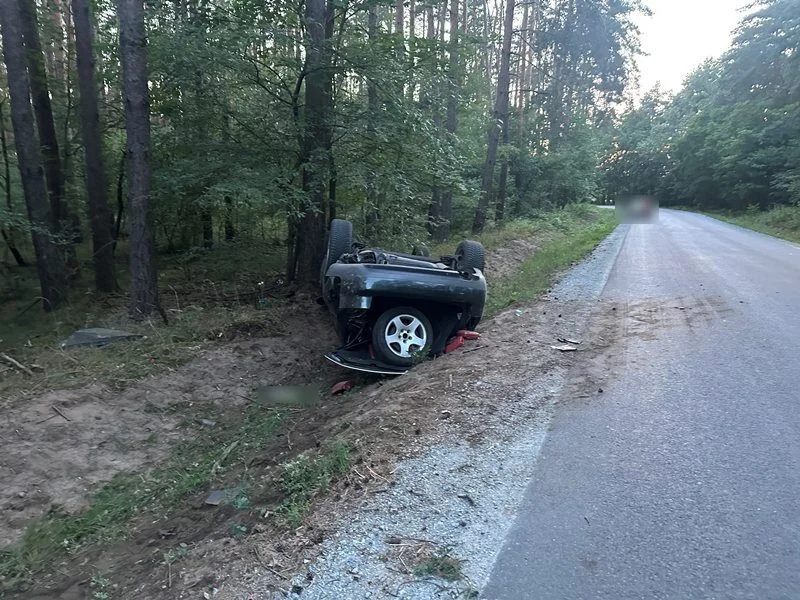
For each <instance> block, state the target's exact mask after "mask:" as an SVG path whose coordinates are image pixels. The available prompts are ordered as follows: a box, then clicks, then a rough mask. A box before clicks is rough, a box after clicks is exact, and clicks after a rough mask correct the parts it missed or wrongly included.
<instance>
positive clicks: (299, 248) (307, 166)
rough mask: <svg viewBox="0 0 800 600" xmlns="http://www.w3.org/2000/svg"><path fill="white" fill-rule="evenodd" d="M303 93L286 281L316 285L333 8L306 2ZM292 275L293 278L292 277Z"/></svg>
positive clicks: (326, 176) (321, 1) (326, 166)
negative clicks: (298, 211)
mask: <svg viewBox="0 0 800 600" xmlns="http://www.w3.org/2000/svg"><path fill="white" fill-rule="evenodd" d="M305 20H306V23H305V24H306V36H307V38H306V39H307V50H306V57H307V58H306V73H307V75H306V92H305V129H304V136H303V149H302V157H301V158H302V160H301V164H302V165H303V190H304V191H305V193H306V207H305V210H304V212H303V215H302V217H301V218H300V222H299V223H298V225H297V234H296V238H295V241H294V248H295V252H294V261H293V262H294V264H295V265H296V267H295V268H296V272H295V273H289V276H290V279H295V280H297V281H298V282H300V283H302V284H304V285H308V286H312V285H317V283H318V278H319V267H320V263H321V261H322V257H323V254H324V253H325V247H324V245H325V224H326V223H327V220H326V209H327V203H328V194H327V193H326V186H327V184H328V183H329V180H330V166H331V160H330V151H331V142H332V139H331V138H332V132H331V124H330V109H331V85H332V73H331V69H330V49H329V41H330V39H331V37H332V35H333V4H332V3H331V4H328V6H327V7H326V4H325V0H307V1H306V11H305ZM292 275H293V276H294V277H292Z"/></svg>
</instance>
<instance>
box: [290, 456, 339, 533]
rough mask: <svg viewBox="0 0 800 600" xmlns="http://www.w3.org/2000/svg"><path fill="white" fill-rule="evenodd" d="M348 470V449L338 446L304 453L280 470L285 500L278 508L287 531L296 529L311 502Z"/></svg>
mask: <svg viewBox="0 0 800 600" xmlns="http://www.w3.org/2000/svg"><path fill="white" fill-rule="evenodd" d="M349 470H350V448H349V446H347V445H346V444H343V443H341V442H337V443H335V444H333V445H332V446H331V448H330V449H329V450H327V451H323V452H318V453H308V452H307V453H305V454H301V455H300V456H298V457H297V458H295V459H294V460H293V461H292V462H289V463H286V464H285V465H284V466H283V477H282V486H283V491H284V493H285V494H286V499H285V500H284V501H283V503H282V504H281V506H280V509H279V513H280V514H281V515H283V517H284V518H285V519H286V522H287V523H288V524H289V526H290V527H292V528H293V529H294V528H297V527H299V526H300V525H301V524H302V522H303V519H305V517H306V515H307V514H308V510H309V505H310V503H311V500H312V499H313V498H314V496H316V495H317V494H320V493H322V492H324V491H325V490H327V489H328V487H329V486H330V485H331V483H333V482H334V481H335V480H336V479H338V478H339V477H341V476H343V475H345V474H346V473H347V472H348V471H349Z"/></svg>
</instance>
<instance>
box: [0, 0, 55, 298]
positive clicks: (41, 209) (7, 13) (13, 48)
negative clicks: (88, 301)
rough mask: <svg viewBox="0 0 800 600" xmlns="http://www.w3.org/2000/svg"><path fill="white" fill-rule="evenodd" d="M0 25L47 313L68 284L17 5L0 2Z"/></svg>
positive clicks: (38, 270)
mask: <svg viewBox="0 0 800 600" xmlns="http://www.w3.org/2000/svg"><path fill="white" fill-rule="evenodd" d="M0 25H1V26H2V35H3V58H4V60H5V63H6V71H7V79H8V90H9V95H10V97H11V124H12V126H13V129H14V143H15V145H16V148H17V163H18V166H19V174H20V179H21V181H22V190H23V193H24V194H25V205H26V207H27V209H28V217H29V218H30V221H31V225H33V228H32V229H31V238H32V240H33V248H34V251H35V253H36V268H37V272H38V275H39V283H40V286H41V291H42V305H43V307H44V309H45V310H46V311H50V310H53V309H55V308H57V307H58V306H59V304H61V303H62V302H63V301H64V300H66V294H67V285H66V283H67V282H66V277H65V273H64V268H63V262H62V260H61V256H60V254H59V250H58V246H57V245H56V244H55V242H54V241H53V237H52V236H53V231H52V227H53V216H52V213H51V210H50V203H49V201H48V198H47V187H46V185H45V181H44V169H43V166H42V156H41V154H40V152H41V150H40V147H39V141H38V138H37V137H36V130H35V128H34V124H33V115H32V114H31V103H30V88H29V84H28V74H27V72H26V56H25V43H24V40H23V33H22V15H21V12H20V8H19V5H18V4H17V3H16V2H8V1H4V2H0Z"/></svg>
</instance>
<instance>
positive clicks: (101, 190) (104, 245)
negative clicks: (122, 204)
mask: <svg viewBox="0 0 800 600" xmlns="http://www.w3.org/2000/svg"><path fill="white" fill-rule="evenodd" d="M72 10H73V23H74V24H75V48H76V52H75V54H76V59H77V63H78V86H79V87H80V94H81V97H80V108H81V130H82V133H83V147H84V156H85V160H86V193H87V196H88V199H89V202H88V214H89V224H90V225H91V229H92V262H93V266H94V284H95V287H96V288H97V291H98V292H104V293H110V292H114V291H116V290H117V279H116V275H115V273H114V249H113V242H114V239H113V236H112V235H111V211H110V210H109V208H108V189H107V184H106V172H105V167H104V166H103V149H102V142H101V140H100V135H101V134H100V113H99V110H98V107H97V85H96V83H95V77H94V55H93V52H92V39H93V37H94V36H93V33H92V28H91V27H92V26H91V17H90V15H89V1H88V0H72Z"/></svg>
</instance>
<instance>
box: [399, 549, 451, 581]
mask: <svg viewBox="0 0 800 600" xmlns="http://www.w3.org/2000/svg"><path fill="white" fill-rule="evenodd" d="M411 571H412V573H413V574H414V575H416V576H417V577H441V578H442V579H444V580H446V581H458V580H459V579H462V578H463V577H464V573H463V572H462V567H461V561H460V560H459V559H458V558H455V557H454V556H451V555H450V552H449V550H448V549H447V548H439V549H437V550H436V552H434V553H433V554H431V555H430V556H428V557H426V558H423V559H422V560H420V561H419V562H418V563H417V564H415V565H414V567H413V568H412V569H411Z"/></svg>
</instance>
